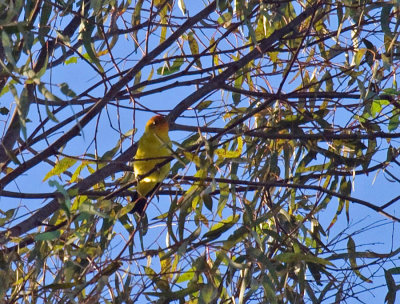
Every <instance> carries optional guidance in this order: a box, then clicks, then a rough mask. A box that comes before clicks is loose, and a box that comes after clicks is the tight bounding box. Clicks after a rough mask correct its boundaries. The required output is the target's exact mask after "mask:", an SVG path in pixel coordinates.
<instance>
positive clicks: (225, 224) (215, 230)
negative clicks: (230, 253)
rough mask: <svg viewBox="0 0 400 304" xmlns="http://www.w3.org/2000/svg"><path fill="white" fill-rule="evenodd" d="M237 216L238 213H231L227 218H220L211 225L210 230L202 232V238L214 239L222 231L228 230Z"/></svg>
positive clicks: (237, 218)
mask: <svg viewBox="0 0 400 304" xmlns="http://www.w3.org/2000/svg"><path fill="white" fill-rule="evenodd" d="M239 218H240V216H239V215H238V214H236V215H231V216H230V217H228V218H227V219H225V220H222V221H221V222H219V223H217V224H215V225H213V226H212V227H211V229H210V231H208V232H207V233H205V234H204V236H203V238H210V239H216V238H217V237H219V236H220V235H221V234H222V233H224V232H225V231H227V230H229V229H230V228H231V227H232V226H233V225H234V224H236V223H237V221H238V220H239Z"/></svg>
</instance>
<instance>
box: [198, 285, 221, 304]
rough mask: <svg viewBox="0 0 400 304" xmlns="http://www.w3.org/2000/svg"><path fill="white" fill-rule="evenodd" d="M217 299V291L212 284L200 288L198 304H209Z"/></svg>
mask: <svg viewBox="0 0 400 304" xmlns="http://www.w3.org/2000/svg"><path fill="white" fill-rule="evenodd" d="M216 297H217V290H216V289H215V288H214V286H213V285H212V284H206V285H203V286H202V287H201V288H200V295H199V304H209V303H212V302H213V299H215V298H216Z"/></svg>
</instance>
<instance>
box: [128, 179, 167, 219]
mask: <svg viewBox="0 0 400 304" xmlns="http://www.w3.org/2000/svg"><path fill="white" fill-rule="evenodd" d="M160 184H161V183H158V184H157V185H155V186H154V188H153V189H152V190H150V191H149V192H148V193H147V194H146V195H145V196H141V195H139V193H137V192H135V193H133V194H132V195H131V200H132V202H135V205H134V206H133V208H132V210H131V211H129V213H132V214H133V213H135V212H136V213H137V214H139V215H140V216H143V215H144V212H145V210H146V208H147V204H148V203H149V202H148V199H149V198H150V197H152V196H153V194H154V192H156V191H157V189H158V188H159V187H160Z"/></svg>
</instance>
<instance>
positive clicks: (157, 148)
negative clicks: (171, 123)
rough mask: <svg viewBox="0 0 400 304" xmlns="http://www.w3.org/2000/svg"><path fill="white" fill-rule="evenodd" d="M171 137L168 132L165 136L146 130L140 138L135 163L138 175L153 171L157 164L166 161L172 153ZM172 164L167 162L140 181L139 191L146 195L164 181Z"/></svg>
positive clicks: (134, 169)
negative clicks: (170, 146)
mask: <svg viewBox="0 0 400 304" xmlns="http://www.w3.org/2000/svg"><path fill="white" fill-rule="evenodd" d="M169 145H170V139H169V137H168V134H166V136H165V135H164V136H163V138H161V137H160V136H158V135H157V134H154V133H152V132H147V133H146V132H145V133H144V134H143V136H142V137H141V138H140V140H139V143H138V149H137V151H136V155H135V158H134V163H133V171H134V173H135V175H136V177H138V176H139V175H144V174H146V173H148V172H149V171H151V170H152V169H153V168H154V167H155V166H156V165H157V164H159V163H161V162H163V161H165V159H166V157H168V156H170V155H171V151H170V148H168V146H169ZM169 170H170V164H169V163H167V164H165V165H164V166H162V167H161V168H158V169H157V170H156V171H154V172H153V173H151V174H150V175H148V176H146V177H144V178H143V179H141V180H140V181H138V185H137V192H138V193H139V194H140V195H142V196H145V195H146V194H147V193H149V192H150V191H151V190H152V189H153V188H154V187H155V186H156V185H157V184H158V183H160V182H162V181H163V180H164V178H165V177H166V176H167V175H168V172H169Z"/></svg>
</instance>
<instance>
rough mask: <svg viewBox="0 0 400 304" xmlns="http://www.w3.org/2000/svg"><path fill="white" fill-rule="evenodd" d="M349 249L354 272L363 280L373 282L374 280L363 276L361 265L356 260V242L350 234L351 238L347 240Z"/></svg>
mask: <svg viewBox="0 0 400 304" xmlns="http://www.w3.org/2000/svg"><path fill="white" fill-rule="evenodd" d="M347 251H348V254H349V261H350V266H351V268H352V269H353V271H354V273H355V274H356V275H357V276H358V277H359V278H360V279H361V280H363V281H365V282H368V283H372V281H371V280H370V279H368V278H366V277H365V276H363V275H362V274H361V272H360V270H359V267H358V266H357V261H356V243H355V242H354V240H353V239H352V238H351V237H350V236H349V239H348V241H347Z"/></svg>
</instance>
